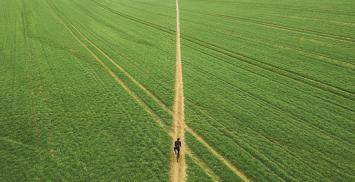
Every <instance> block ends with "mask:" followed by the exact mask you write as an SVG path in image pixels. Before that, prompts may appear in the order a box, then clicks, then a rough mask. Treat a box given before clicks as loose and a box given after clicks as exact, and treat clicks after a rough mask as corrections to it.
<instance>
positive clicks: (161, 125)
mask: <svg viewBox="0 0 355 182" xmlns="http://www.w3.org/2000/svg"><path fill="white" fill-rule="evenodd" d="M47 2H48V4H49V5H50V7H51V8H53V9H54V10H56V11H58V10H57V8H56V7H55V6H54V5H53V4H51V2H50V0H47ZM54 15H55V16H56V17H57V18H58V19H59V21H60V22H61V23H62V24H63V25H64V27H65V28H66V29H67V30H68V31H69V33H70V34H72V35H73V37H74V38H75V39H76V40H77V41H78V42H79V43H80V45H82V46H83V47H84V48H85V49H86V50H87V51H88V52H89V53H90V54H91V55H92V56H93V57H94V58H95V60H96V61H97V62H98V63H99V64H100V65H102V66H103V67H104V68H105V70H106V71H108V73H109V74H110V75H111V76H112V77H113V78H114V79H115V80H116V82H117V83H119V84H120V85H121V86H122V87H123V88H124V89H125V90H126V91H127V93H128V94H129V95H130V96H132V97H133V98H134V100H135V101H136V102H138V104H139V105H140V106H141V107H142V108H143V109H144V110H145V111H146V112H147V113H148V114H150V115H151V116H152V117H153V118H154V120H155V121H156V122H157V123H158V124H159V126H160V127H162V128H164V129H165V130H166V131H167V132H168V131H171V130H169V129H168V127H167V126H166V125H165V124H164V123H163V122H162V119H161V118H160V117H159V116H158V115H157V114H156V113H155V112H154V111H153V110H152V109H151V108H150V107H149V106H148V105H146V104H145V102H144V101H142V100H141V99H140V97H139V96H138V95H137V94H136V93H135V92H133V91H132V90H130V89H129V87H128V86H127V85H126V84H125V83H124V82H123V81H122V80H121V79H120V78H119V77H117V76H116V75H115V74H114V73H113V72H112V70H111V69H110V68H109V67H108V66H107V65H106V64H104V62H103V61H102V60H101V59H100V58H99V57H98V56H97V55H96V54H95V53H94V52H92V51H91V50H90V48H89V47H88V46H86V45H85V44H84V43H83V42H82V41H81V40H80V39H79V38H78V37H77V35H76V34H75V33H74V31H73V30H72V29H71V28H70V27H72V28H73V29H74V30H77V28H75V27H74V26H73V25H72V24H71V23H68V24H69V25H67V23H65V22H64V20H63V19H64V18H63V17H61V16H60V15H58V14H56V13H54ZM77 31H78V30H77ZM78 34H79V33H78ZM81 35H83V34H82V33H81ZM95 47H97V46H95ZM170 113H172V112H171V110H170ZM188 132H189V133H191V132H194V131H193V130H192V129H191V128H190V129H189V131H188ZM168 133H169V135H170V136H171V137H173V134H172V132H168ZM192 135H193V136H194V137H196V136H197V137H199V138H196V139H197V140H198V141H200V140H201V139H202V137H200V136H199V135H198V134H197V133H195V132H194V133H193V134H192ZM173 139H174V138H173ZM202 141H204V140H202ZM204 143H205V144H204V145H205V146H206V144H207V146H208V148H207V149H208V150H210V151H211V152H212V153H213V154H214V155H215V156H218V159H219V160H221V159H223V160H222V162H223V163H224V164H225V165H226V166H227V167H228V168H230V169H231V171H232V172H234V173H235V174H236V175H238V176H239V174H240V173H236V172H235V171H236V170H235V169H236V167H234V166H233V165H232V164H231V162H229V161H228V160H226V159H225V158H224V157H223V156H222V155H220V154H219V153H218V152H216V150H214V149H213V148H212V147H211V146H210V145H209V144H208V143H207V142H206V141H204ZM183 146H184V145H183ZM185 146H186V144H185ZM188 155H189V154H188ZM204 171H205V172H206V171H208V170H207V169H204ZM206 174H207V172H206ZM184 179H185V178H184ZM242 179H243V178H242ZM248 181H250V180H248Z"/></svg>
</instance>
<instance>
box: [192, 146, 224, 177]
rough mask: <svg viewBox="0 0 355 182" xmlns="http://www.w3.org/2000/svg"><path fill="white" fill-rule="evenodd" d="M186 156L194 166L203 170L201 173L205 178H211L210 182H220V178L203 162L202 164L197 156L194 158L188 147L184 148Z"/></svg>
mask: <svg viewBox="0 0 355 182" xmlns="http://www.w3.org/2000/svg"><path fill="white" fill-rule="evenodd" d="M186 154H187V155H188V156H189V157H190V158H191V159H192V160H193V161H194V162H195V164H197V165H198V166H199V167H200V168H201V169H203V171H204V172H205V173H206V175H207V176H209V177H210V178H211V180H212V181H215V182H218V181H221V179H220V177H219V176H217V175H216V174H215V173H214V172H213V170H212V169H211V168H210V167H208V165H207V164H206V163H205V162H203V161H202V160H201V159H200V158H199V157H198V156H196V155H195V154H194V153H193V152H192V151H191V149H190V148H189V147H188V146H186Z"/></svg>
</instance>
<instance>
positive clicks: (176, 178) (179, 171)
mask: <svg viewBox="0 0 355 182" xmlns="http://www.w3.org/2000/svg"><path fill="white" fill-rule="evenodd" d="M179 14H180V13H179V1H178V0H176V73H175V98H174V107H173V123H172V130H171V132H172V136H173V142H174V141H175V140H176V138H180V141H181V143H182V146H181V151H180V159H179V162H177V161H176V159H175V155H174V153H172V154H171V159H170V181H173V182H181V181H186V161H185V152H186V147H185V146H186V143H185V121H184V120H185V115H184V89H183V81H182V63H181V48H180V17H179Z"/></svg>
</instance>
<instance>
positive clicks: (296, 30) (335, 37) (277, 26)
mask: <svg viewBox="0 0 355 182" xmlns="http://www.w3.org/2000/svg"><path fill="white" fill-rule="evenodd" d="M190 12H193V13H198V14H202V15H209V16H218V17H222V18H227V19H233V20H237V21H241V22H247V23H253V24H256V25H260V26H264V27H268V28H273V29H279V30H285V31H290V32H294V33H301V34H307V35H313V36H317V37H322V38H327V39H332V40H337V41H343V42H350V43H355V39H354V38H351V37H345V36H341V35H336V34H330V33H324V32H319V31H314V30H308V29H302V28H294V27H289V26H285V25H280V24H276V23H271V22H265V21H262V20H257V19H252V18H245V17H239V16H229V15H222V14H216V13H202V12H197V11H196V12H195V11H191V10H190Z"/></svg>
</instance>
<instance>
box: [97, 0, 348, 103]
mask: <svg viewBox="0 0 355 182" xmlns="http://www.w3.org/2000/svg"><path fill="white" fill-rule="evenodd" d="M92 1H93V2H95V3H96V4H98V5H99V6H100V7H102V8H104V9H106V10H107V11H110V12H112V13H114V14H117V15H119V16H121V17H123V18H126V19H129V20H132V21H134V22H136V23H141V24H144V25H146V26H149V27H151V28H154V29H157V30H160V31H163V32H165V33H168V34H173V33H175V32H174V31H173V30H171V29H169V28H166V27H163V26H161V25H157V24H154V23H151V22H148V21H145V20H141V19H138V18H135V17H133V16H130V15H127V14H124V13H121V12H118V11H117V10H114V9H111V8H109V7H107V6H105V5H103V4H100V3H98V2H96V1H95V0H92ZM181 35H182V37H181V38H182V39H184V40H187V41H190V42H192V43H195V44H198V45H200V46H203V47H205V48H207V49H210V50H213V51H216V52H219V53H221V54H224V55H227V56H229V57H232V58H236V59H238V60H240V61H243V62H246V63H248V64H251V65H254V66H257V67H259V68H262V69H265V70H269V71H272V72H274V73H276V74H279V75H281V76H285V77H288V78H290V79H293V80H296V81H299V82H302V83H304V84H308V85H310V86H313V87H316V88H318V89H321V90H324V91H327V92H331V93H333V94H335V95H339V96H341V97H344V98H347V99H350V100H355V95H354V93H353V92H351V91H348V90H346V89H343V88H340V87H337V86H333V85H330V84H328V83H324V82H321V81H318V80H316V79H313V78H309V77H307V76H305V75H302V74H300V73H297V72H294V71H290V70H287V69H284V68H280V67H279V66H276V65H273V64H270V63H265V62H262V61H260V60H258V59H256V58H252V57H250V56H246V55H244V54H242V53H238V52H235V51H231V50H228V49H226V48H224V47H221V46H219V45H216V44H212V43H209V42H206V41H203V40H201V39H198V38H195V37H193V36H190V35H187V34H183V33H182V34H181ZM354 41H355V40H354Z"/></svg>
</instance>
